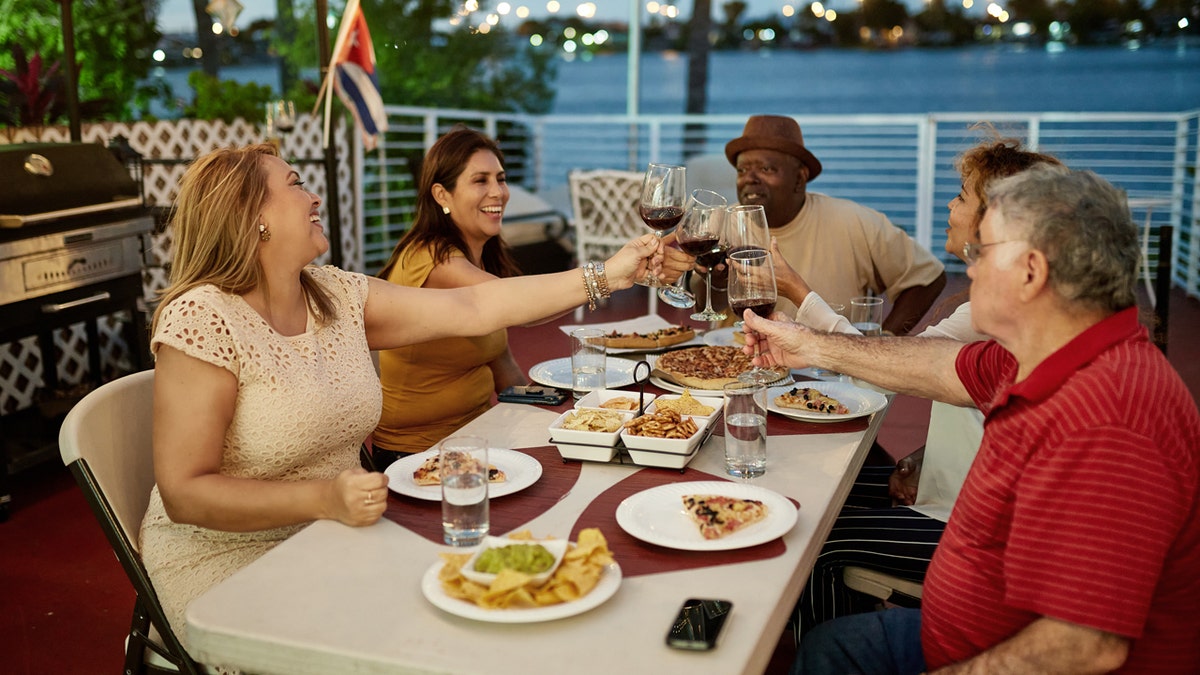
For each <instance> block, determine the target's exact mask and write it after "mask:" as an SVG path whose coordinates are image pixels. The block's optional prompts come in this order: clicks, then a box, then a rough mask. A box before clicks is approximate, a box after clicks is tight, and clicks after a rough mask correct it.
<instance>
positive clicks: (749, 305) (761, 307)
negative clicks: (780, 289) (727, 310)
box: [729, 298, 775, 319]
mask: <svg viewBox="0 0 1200 675" xmlns="http://www.w3.org/2000/svg"><path fill="white" fill-rule="evenodd" d="M729 306H730V307H731V308H732V309H733V311H734V313H735V315H736V316H737V317H738V318H741V317H742V316H743V315H744V314H745V313H746V310H748V309H750V310H754V313H755V314H757V315H759V316H761V317H762V318H764V319H765V318H767V317H769V316H771V312H774V311H775V300H774V299H767V298H748V299H746V300H731V301H730V302H729Z"/></svg>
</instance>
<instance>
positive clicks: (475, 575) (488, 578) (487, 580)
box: [461, 537, 567, 586]
mask: <svg viewBox="0 0 1200 675" xmlns="http://www.w3.org/2000/svg"><path fill="white" fill-rule="evenodd" d="M515 544H541V545H542V546H543V547H544V548H545V549H546V550H547V551H549V552H550V555H552V556H554V564H552V565H551V566H550V569H548V570H546V571H545V572H540V573H538V574H533V575H530V577H531V579H532V580H533V583H534V584H536V585H539V586H540V585H542V584H544V583H546V581H547V580H548V579H549V578H550V577H551V576H552V575H553V574H554V570H556V569H558V565H559V563H561V562H562V559H563V555H564V554H565V553H566V552H567V540H566V539H546V540H542V541H532V540H528V541H527V540H521V539H509V538H508V537H486V538H484V540H483V544H481V545H480V546H479V548H478V549H477V550H476V551H475V553H474V554H472V555H471V557H470V558H469V559H468V560H467V562H466V564H464V565H463V566H462V570H461V571H462V575H463V576H464V577H466V578H468V579H470V580H471V581H474V582H475V583H478V584H483V585H484V586H491V585H492V582H493V581H495V580H496V575H495V574H489V573H487V572H476V571H475V561H476V560H478V559H479V556H481V555H483V552H484V551H486V550H488V549H490V548H504V547H505V546H513V545H515Z"/></svg>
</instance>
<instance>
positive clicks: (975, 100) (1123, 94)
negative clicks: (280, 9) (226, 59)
mask: <svg viewBox="0 0 1200 675" xmlns="http://www.w3.org/2000/svg"><path fill="white" fill-rule="evenodd" d="M626 63H627V61H626V57H625V55H624V54H617V55H609V56H597V57H594V58H591V59H588V60H585V59H575V60H574V61H566V62H562V63H560V64H559V69H558V79H557V96H556V98H555V103H554V107H553V109H552V112H553V113H556V114H596V113H602V114H620V113H624V112H625V109H626V103H625V89H626V84H625V77H626ZM687 63H688V60H687V57H686V56H685V55H683V54H678V53H673V52H661V53H651V54H645V55H644V56H643V57H642V62H641V97H640V112H642V113H651V114H668V115H669V114H681V113H683V112H684V101H685V99H686V91H685V86H686V81H687ZM221 72H222V77H225V78H229V79H232V80H237V81H242V82H246V81H254V82H260V83H263V84H269V85H271V86H273V87H274V88H275V90H276V91H278V90H279V74H278V70H277V68H275V67H274V66H272V65H261V64H260V65H248V66H234V67H227V68H224V69H223V70H222V71H221ZM187 73H188V71H186V70H182V69H163V70H161V71H159V74H158V76H160V77H164V78H166V79H167V81H168V82H169V83H170V84H171V86H172V87H173V88H174V90H175V92H176V96H177V97H181V98H186V97H190V96H191V94H190V90H189V89H188V86H187ZM389 103H397V102H395V101H389ZM1197 108H1200V47H1196V46H1185V45H1183V44H1162V45H1155V46H1151V47H1143V48H1141V49H1127V48H1122V47H1102V48H1101V47H1097V48H1071V49H1066V50H1064V51H1061V52H1050V51H1047V50H1046V49H1044V48H1041V47H1025V46H1020V45H996V46H974V47H964V48H955V49H906V50H899V51H859V50H848V49H823V50H814V51H799V52H798V51H759V52H714V53H713V54H712V55H711V59H710V61H709V85H708V112H709V113H712V114H755V113H778V114H788V115H819V114H863V113H882V114H887V113H925V112H976V111H979V112H984V111H988V112H990V111H997V112H1031V111H1062V112H1179V111H1184V110H1193V109H1197Z"/></svg>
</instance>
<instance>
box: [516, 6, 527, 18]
mask: <svg viewBox="0 0 1200 675" xmlns="http://www.w3.org/2000/svg"><path fill="white" fill-rule="evenodd" d="M528 16H529V8H528V7H526V6H525V5H521V6H520V7H518V8H517V17H518V18H521V19H524V18H526V17H528Z"/></svg>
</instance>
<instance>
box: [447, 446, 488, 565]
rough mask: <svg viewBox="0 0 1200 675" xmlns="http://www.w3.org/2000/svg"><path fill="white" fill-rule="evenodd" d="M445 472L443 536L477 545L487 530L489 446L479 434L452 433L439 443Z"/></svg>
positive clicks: (453, 542) (461, 543) (452, 541)
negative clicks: (460, 434)
mask: <svg viewBox="0 0 1200 675" xmlns="http://www.w3.org/2000/svg"><path fill="white" fill-rule="evenodd" d="M438 454H439V458H440V462H441V465H440V467H441V473H442V540H443V541H445V542H446V543H447V544H450V545H451V546H475V545H476V544H479V543H480V542H482V541H483V538H484V537H486V536H487V534H488V527H489V518H488V448H487V440H485V439H483V438H480V437H479V436H451V437H449V438H447V439H446V440H444V441H442V442H441V443H440V444H439V445H438Z"/></svg>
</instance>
